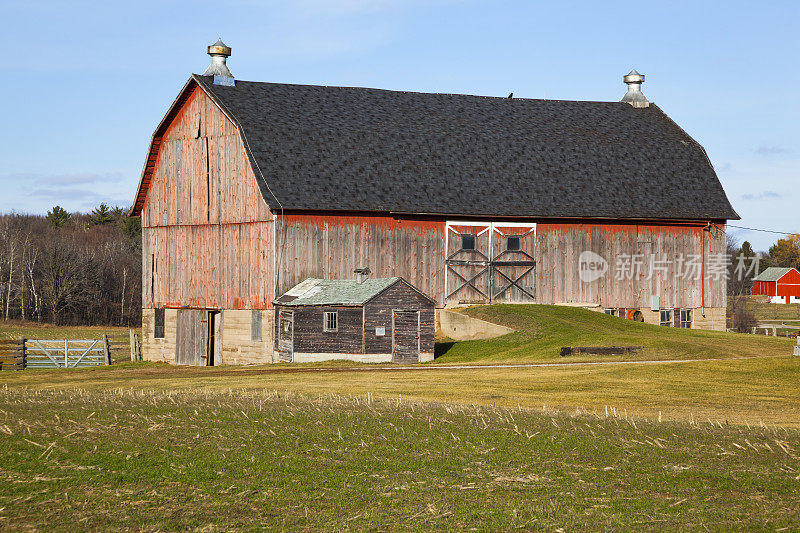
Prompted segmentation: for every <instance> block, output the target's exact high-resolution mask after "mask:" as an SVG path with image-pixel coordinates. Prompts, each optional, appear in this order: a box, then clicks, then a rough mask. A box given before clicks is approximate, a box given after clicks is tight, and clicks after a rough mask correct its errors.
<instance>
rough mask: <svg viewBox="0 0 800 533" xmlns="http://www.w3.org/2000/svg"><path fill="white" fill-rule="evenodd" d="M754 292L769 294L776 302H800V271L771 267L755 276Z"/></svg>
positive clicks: (773, 301) (772, 300)
mask: <svg viewBox="0 0 800 533" xmlns="http://www.w3.org/2000/svg"><path fill="white" fill-rule="evenodd" d="M752 294H763V295H766V296H769V297H770V302H772V303H774V304H794V303H800V272H798V271H797V270H796V269H794V268H783V267H769V268H768V269H766V270H764V272H762V273H761V274H759V275H758V276H756V277H755V278H753V290H752Z"/></svg>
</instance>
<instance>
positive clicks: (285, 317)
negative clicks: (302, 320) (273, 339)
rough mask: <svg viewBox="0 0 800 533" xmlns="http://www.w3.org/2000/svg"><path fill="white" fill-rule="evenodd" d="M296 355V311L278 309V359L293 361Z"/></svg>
mask: <svg viewBox="0 0 800 533" xmlns="http://www.w3.org/2000/svg"><path fill="white" fill-rule="evenodd" d="M293 356H294V311H286V310H284V309H281V310H280V311H278V360H279V361H284V362H287V363H291V362H292V358H293Z"/></svg>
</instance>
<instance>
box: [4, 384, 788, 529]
mask: <svg viewBox="0 0 800 533" xmlns="http://www.w3.org/2000/svg"><path fill="white" fill-rule="evenodd" d="M0 409H1V410H0V432H2V433H0V478H2V481H3V482H2V484H0V527H2V528H3V529H6V530H9V529H10V530H14V529H16V530H22V529H24V530H30V529H43V530H75V529H78V530H87V529H92V530H94V529H101V530H104V529H129V530H142V531H155V530H165V529H167V530H186V529H199V530H202V531H219V530H228V529H254V528H258V529H261V528H265V529H290V530H320V529H326V530H376V529H377V530H386V529H401V530H412V531H414V530H416V531H423V530H425V531H427V530H454V529H459V530H471V529H477V530H481V531H485V530H510V529H548V530H559V529H563V530H574V529H582V530H585V529H592V530H599V529H609V528H625V529H660V530H675V529H681V530H697V529H701V528H702V529H715V530H718V529H769V530H776V529H780V528H796V527H800V518H799V517H800V499H798V491H800V463H799V462H798V453H800V452H799V451H798V450H800V435H799V434H798V432H797V431H795V430H780V429H766V428H753V429H747V428H745V427H728V426H725V425H724V424H723V426H722V427H719V426H716V425H714V426H713V427H712V425H711V424H710V423H696V424H693V425H689V424H679V423H660V424H659V423H658V422H655V421H650V422H647V421H644V420H641V419H632V418H631V417H630V416H629V417H628V418H627V419H625V418H624V417H623V416H622V415H621V413H620V412H619V411H617V416H616V417H615V416H613V415H609V416H608V417H606V416H605V415H604V414H603V415H601V416H594V415H588V414H584V413H573V414H572V415H565V414H563V413H561V414H555V413H549V412H544V413H543V412H541V411H540V410H539V411H538V412H537V411H529V410H524V409H504V408H494V407H480V406H479V407H474V406H473V407H471V406H463V405H446V404H431V403H419V402H414V401H410V400H402V401H401V400H372V399H368V398H365V397H362V398H353V397H344V396H329V395H323V396H302V395H296V394H284V393H275V392H272V391H264V390H263V389H261V390H250V391H246V390H245V391H241V390H239V391H234V392H228V391H224V390H213V389H207V390H201V389H195V390H182V391H172V392H164V391H145V392H142V391H136V390H134V391H130V390H119V389H118V390H117V391H113V390H99V389H95V390H91V391H87V390H82V389H74V388H73V389H66V390H56V391H54V390H46V391H42V390H36V389H31V388H28V389H25V388H17V387H13V388H7V389H4V390H3V392H2V396H0Z"/></svg>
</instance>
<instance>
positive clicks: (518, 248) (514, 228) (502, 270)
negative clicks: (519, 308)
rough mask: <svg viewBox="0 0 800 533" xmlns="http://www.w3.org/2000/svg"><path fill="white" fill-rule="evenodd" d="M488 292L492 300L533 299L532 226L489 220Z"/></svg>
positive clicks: (534, 266) (534, 230)
mask: <svg viewBox="0 0 800 533" xmlns="http://www.w3.org/2000/svg"><path fill="white" fill-rule="evenodd" d="M491 241H492V255H491V258H492V259H491V268H490V270H491V274H490V276H491V277H490V279H489V293H490V295H491V300H492V301H493V302H506V303H523V302H533V301H535V300H536V261H535V260H534V254H535V250H536V225H535V224H522V223H512V222H494V223H492V238H491Z"/></svg>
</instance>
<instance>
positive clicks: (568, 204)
mask: <svg viewBox="0 0 800 533" xmlns="http://www.w3.org/2000/svg"><path fill="white" fill-rule="evenodd" d="M192 81H194V82H195V83H197V84H199V86H200V87H201V88H202V89H203V90H204V91H205V92H206V93H207V94H208V95H209V96H210V97H211V98H212V99H213V100H214V102H216V103H217V104H218V105H219V106H220V107H221V108H222V109H223V110H224V111H225V113H226V114H227V115H228V116H229V117H231V118H232V120H234V122H235V123H236V124H237V126H238V127H239V130H240V133H241V134H242V136H243V140H244V144H245V146H246V149H247V150H248V155H249V157H250V161H251V164H252V165H253V170H254V173H255V175H256V176H257V177H258V178H259V179H260V180H261V183H259V185H260V187H261V190H262V193H263V196H264V200H265V201H266V202H267V204H268V205H269V206H270V208H272V209H273V210H277V209H280V208H283V209H287V210H312V211H360V212H383V213H396V214H434V215H464V216H476V217H477V216H481V217H528V218H601V219H602V218H610V219H647V220H661V219H665V220H669V219H673V220H676V219H677V220H709V219H713V220H725V219H738V218H739V216H738V215H737V214H736V212H735V211H734V210H733V208H732V206H731V204H730V202H729V201H728V198H727V197H726V195H725V192H724V191H723V189H722V185H721V184H720V182H719V179H718V178H717V175H716V173H715V172H714V169H713V167H712V165H711V163H710V161H709V159H708V157H707V155H706V152H705V150H703V148H702V147H701V146H700V145H699V144H698V143H697V142H696V141H694V140H693V139H692V138H691V137H690V136H689V135H688V134H687V133H686V132H684V131H683V130H682V129H681V128H680V127H678V126H677V125H676V124H675V123H674V122H673V121H672V120H670V118H669V117H667V115H666V114H664V112H663V111H661V109H659V108H658V107H657V106H655V105H650V107H647V108H641V109H636V108H633V107H631V106H630V105H628V104H626V103H621V102H575V101H561V100H532V99H521V98H494V97H484V96H468V95H459V94H429V93H414V92H401V91H387V90H380V89H366V88H352V87H323V86H310V85H288V84H279V83H261V82H249V81H239V80H236V82H235V85H234V86H224V85H215V84H214V83H213V79H212V78H211V77H205V76H198V75H194V76H192V79H191V80H190V83H191V82H192ZM141 193H142V190H141V188H140V196H141ZM145 194H146V190H145ZM137 204H138V199H137ZM134 211H136V208H134Z"/></svg>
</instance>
